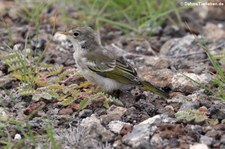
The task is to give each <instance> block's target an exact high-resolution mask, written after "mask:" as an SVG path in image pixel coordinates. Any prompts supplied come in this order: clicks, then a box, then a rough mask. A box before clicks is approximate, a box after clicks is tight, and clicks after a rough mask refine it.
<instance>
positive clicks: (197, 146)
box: [189, 144, 209, 149]
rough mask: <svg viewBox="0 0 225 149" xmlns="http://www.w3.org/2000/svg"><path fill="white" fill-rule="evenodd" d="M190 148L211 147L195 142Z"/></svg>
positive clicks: (205, 148)
mask: <svg viewBox="0 0 225 149" xmlns="http://www.w3.org/2000/svg"><path fill="white" fill-rule="evenodd" d="M189 149H209V148H208V146H207V145H206V144H194V145H190V148H189Z"/></svg>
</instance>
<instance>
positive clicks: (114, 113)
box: [100, 105, 127, 124]
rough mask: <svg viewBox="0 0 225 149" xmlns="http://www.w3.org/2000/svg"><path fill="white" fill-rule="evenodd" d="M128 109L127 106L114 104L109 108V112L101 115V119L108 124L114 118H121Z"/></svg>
mask: <svg viewBox="0 0 225 149" xmlns="http://www.w3.org/2000/svg"><path fill="white" fill-rule="evenodd" d="M126 111H127V109H126V108H123V107H117V106H114V105H113V106H111V107H110V108H109V109H108V110H107V114H105V115H101V116H100V120H101V122H102V123H103V124H108V123H109V122H110V121H114V120H120V119H121V117H122V116H123V115H124V114H125V113H126Z"/></svg>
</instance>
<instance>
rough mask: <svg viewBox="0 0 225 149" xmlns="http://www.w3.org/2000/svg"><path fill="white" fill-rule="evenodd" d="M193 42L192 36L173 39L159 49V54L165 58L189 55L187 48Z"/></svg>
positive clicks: (193, 37)
mask: <svg viewBox="0 0 225 149" xmlns="http://www.w3.org/2000/svg"><path fill="white" fill-rule="evenodd" d="M194 41H195V36H194V35H186V36H184V37H183V38H173V39H171V40H169V41H167V42H166V43H165V44H163V46H162V47H161V50H160V53H161V54H162V55H167V56H180V55H183V54H187V53H189V49H188V48H187V47H188V46H191V45H192V44H193V42H194Z"/></svg>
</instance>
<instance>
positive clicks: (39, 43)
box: [31, 39, 46, 50]
mask: <svg viewBox="0 0 225 149" xmlns="http://www.w3.org/2000/svg"><path fill="white" fill-rule="evenodd" d="M45 43H46V40H44V39H39V40H36V39H33V40H31V45H32V47H33V48H34V49H38V50H44V48H45Z"/></svg>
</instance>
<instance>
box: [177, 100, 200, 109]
mask: <svg viewBox="0 0 225 149" xmlns="http://www.w3.org/2000/svg"><path fill="white" fill-rule="evenodd" d="M199 106H200V104H199V102H198V101H197V100H196V101H187V102H183V104H182V105H181V106H180V109H179V111H183V110H188V109H197V108H199Z"/></svg>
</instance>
